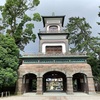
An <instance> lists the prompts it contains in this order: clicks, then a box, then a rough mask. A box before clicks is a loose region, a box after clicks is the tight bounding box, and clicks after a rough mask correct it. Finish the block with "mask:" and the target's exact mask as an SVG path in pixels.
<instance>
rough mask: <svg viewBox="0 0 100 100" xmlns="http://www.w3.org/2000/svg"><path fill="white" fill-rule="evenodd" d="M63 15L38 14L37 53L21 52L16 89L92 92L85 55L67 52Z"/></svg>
mask: <svg viewBox="0 0 100 100" xmlns="http://www.w3.org/2000/svg"><path fill="white" fill-rule="evenodd" d="M64 18H65V16H42V20H43V26H44V28H45V30H44V31H40V32H39V33H38V36H39V53H38V54H26V55H22V56H21V57H20V59H22V61H23V62H22V65H20V66H19V69H18V73H19V78H18V82H17V83H18V84H17V93H26V92H36V93H37V94H43V93H44V92H47V91H52V92H59V91H63V92H66V93H68V94H73V93H74V92H85V93H89V94H90V93H95V89H94V81H93V76H92V71H91V66H90V65H89V64H87V56H86V55H83V54H80V55H79V54H75V53H74V54H71V53H70V52H69V47H68V36H69V33H66V32H64V31H63V24H64Z"/></svg>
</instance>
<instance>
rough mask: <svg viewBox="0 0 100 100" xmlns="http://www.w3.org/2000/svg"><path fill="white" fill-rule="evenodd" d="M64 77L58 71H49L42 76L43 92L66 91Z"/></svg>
mask: <svg viewBox="0 0 100 100" xmlns="http://www.w3.org/2000/svg"><path fill="white" fill-rule="evenodd" d="M66 81H67V80H66V75H65V74H64V73H62V72H59V71H49V72H47V73H45V74H44V75H43V91H44V92H47V91H49V92H50V91H51V92H59V91H64V92H65V91H66Z"/></svg>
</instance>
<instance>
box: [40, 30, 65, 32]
mask: <svg viewBox="0 0 100 100" xmlns="http://www.w3.org/2000/svg"><path fill="white" fill-rule="evenodd" d="M39 33H67V32H66V31H64V30H61V31H41V30H39Z"/></svg>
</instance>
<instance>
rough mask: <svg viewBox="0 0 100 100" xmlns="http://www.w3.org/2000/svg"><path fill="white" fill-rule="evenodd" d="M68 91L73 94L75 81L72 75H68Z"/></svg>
mask: <svg viewBox="0 0 100 100" xmlns="http://www.w3.org/2000/svg"><path fill="white" fill-rule="evenodd" d="M67 93H68V94H73V82H72V77H67Z"/></svg>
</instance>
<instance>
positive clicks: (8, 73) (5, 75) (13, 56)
mask: <svg viewBox="0 0 100 100" xmlns="http://www.w3.org/2000/svg"><path fill="white" fill-rule="evenodd" d="M18 56H19V49H18V47H17V46H16V44H15V40H14V39H13V38H11V36H9V35H2V34H0V87H4V86H11V85H14V84H15V82H16V80H17V69H18V61H19V60H18Z"/></svg>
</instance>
